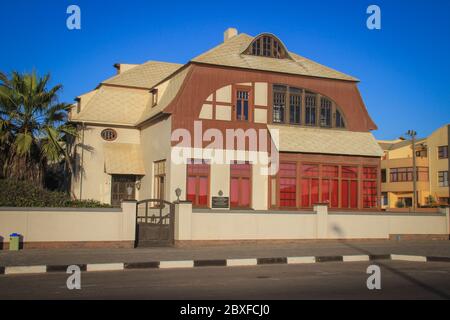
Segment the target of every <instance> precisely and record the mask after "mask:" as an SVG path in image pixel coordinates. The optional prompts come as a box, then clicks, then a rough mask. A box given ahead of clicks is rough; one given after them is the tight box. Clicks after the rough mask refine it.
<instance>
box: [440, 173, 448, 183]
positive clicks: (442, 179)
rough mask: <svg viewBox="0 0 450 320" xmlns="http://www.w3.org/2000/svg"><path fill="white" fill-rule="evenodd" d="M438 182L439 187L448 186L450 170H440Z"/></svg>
mask: <svg viewBox="0 0 450 320" xmlns="http://www.w3.org/2000/svg"><path fill="white" fill-rule="evenodd" d="M438 184H439V187H448V171H439V172H438Z"/></svg>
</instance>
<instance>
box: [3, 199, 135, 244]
mask: <svg viewBox="0 0 450 320" xmlns="http://www.w3.org/2000/svg"><path fill="white" fill-rule="evenodd" d="M135 216H136V204H135V203H134V202H124V203H122V209H71V208H69V209H68V208H53V209H48V208H47V209H46V208H42V209H41V208H39V209H33V208H1V209H0V236H1V237H3V238H4V239H3V241H4V242H8V241H9V235H10V234H11V233H14V232H16V233H19V234H21V235H22V236H23V241H24V242H84V241H134V240H135V229H136V219H135Z"/></svg>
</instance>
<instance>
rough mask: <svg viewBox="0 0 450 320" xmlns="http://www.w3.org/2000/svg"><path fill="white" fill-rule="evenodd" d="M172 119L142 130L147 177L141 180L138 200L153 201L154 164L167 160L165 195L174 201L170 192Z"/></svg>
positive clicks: (142, 146) (142, 147) (142, 145)
mask: <svg viewBox="0 0 450 320" xmlns="http://www.w3.org/2000/svg"><path fill="white" fill-rule="evenodd" d="M171 133H172V125H171V119H170V118H166V119H164V120H161V121H159V122H157V123H155V124H153V125H151V126H148V127H145V128H142V130H141V141H142V143H141V149H142V155H143V158H144V159H143V160H144V167H145V176H144V177H143V178H142V180H141V189H140V190H139V196H138V200H144V199H151V198H153V196H154V190H153V187H154V186H153V177H154V173H153V170H154V162H155V161H160V160H166V185H165V190H164V192H165V195H166V199H167V195H170V197H171V198H170V200H174V199H173V197H172V193H173V192H171V190H169V183H168V182H169V180H168V179H169V178H170V176H171V161H170V159H171V158H170V156H171V155H170V150H171V143H170V139H171Z"/></svg>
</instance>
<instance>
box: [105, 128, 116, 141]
mask: <svg viewBox="0 0 450 320" xmlns="http://www.w3.org/2000/svg"><path fill="white" fill-rule="evenodd" d="M101 135H102V138H103V139H104V140H106V141H113V140H116V138H117V132H116V130H114V129H105V130H103V131H102V133H101Z"/></svg>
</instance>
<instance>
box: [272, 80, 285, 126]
mask: <svg viewBox="0 0 450 320" xmlns="http://www.w3.org/2000/svg"><path fill="white" fill-rule="evenodd" d="M272 110H273V111H272V122H274V123H284V121H285V120H284V119H285V113H286V87H285V86H280V85H274V86H273V109H272Z"/></svg>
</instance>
